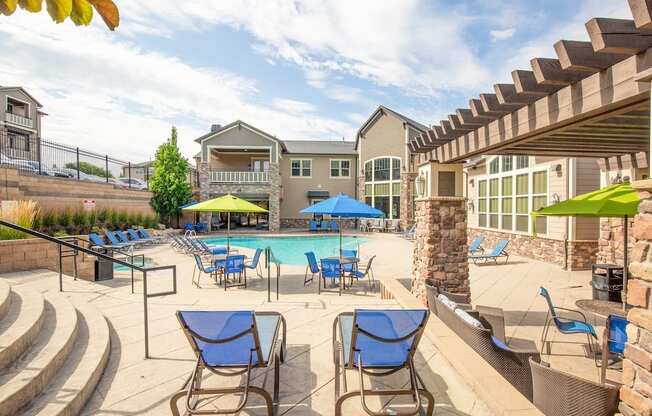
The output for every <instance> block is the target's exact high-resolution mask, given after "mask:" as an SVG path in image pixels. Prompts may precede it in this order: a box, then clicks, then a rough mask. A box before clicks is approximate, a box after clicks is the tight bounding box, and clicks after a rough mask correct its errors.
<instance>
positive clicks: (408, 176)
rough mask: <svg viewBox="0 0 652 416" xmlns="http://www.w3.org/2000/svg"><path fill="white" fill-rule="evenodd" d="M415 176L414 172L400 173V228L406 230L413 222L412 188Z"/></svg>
mask: <svg viewBox="0 0 652 416" xmlns="http://www.w3.org/2000/svg"><path fill="white" fill-rule="evenodd" d="M416 177H417V174H416V172H402V173H401V229H403V230H407V229H408V228H410V227H411V226H412V224H414V204H413V200H414V198H415V195H414V193H413V189H414V179H416Z"/></svg>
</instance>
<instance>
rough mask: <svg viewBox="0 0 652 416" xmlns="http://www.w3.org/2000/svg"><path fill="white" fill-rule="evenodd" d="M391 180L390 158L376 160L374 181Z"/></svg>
mask: <svg viewBox="0 0 652 416" xmlns="http://www.w3.org/2000/svg"><path fill="white" fill-rule="evenodd" d="M388 180H389V158H388V157H384V158H382V159H376V160H374V181H388Z"/></svg>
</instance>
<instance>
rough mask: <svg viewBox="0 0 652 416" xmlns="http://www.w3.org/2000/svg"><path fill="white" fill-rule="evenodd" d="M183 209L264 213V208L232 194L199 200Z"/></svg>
mask: <svg viewBox="0 0 652 416" xmlns="http://www.w3.org/2000/svg"><path fill="white" fill-rule="evenodd" d="M183 209H184V210H185V211H198V212H242V213H261V214H262V213H266V212H268V211H267V210H266V209H265V208H261V207H259V206H258V205H255V204H252V203H251V202H249V201H245V200H244V199H241V198H238V197H237V196H234V195H231V194H229V195H224V196H220V197H218V198H213V199H209V200H206V201H202V202H199V203H197V204H194V205H191V206H189V207H185V208H183Z"/></svg>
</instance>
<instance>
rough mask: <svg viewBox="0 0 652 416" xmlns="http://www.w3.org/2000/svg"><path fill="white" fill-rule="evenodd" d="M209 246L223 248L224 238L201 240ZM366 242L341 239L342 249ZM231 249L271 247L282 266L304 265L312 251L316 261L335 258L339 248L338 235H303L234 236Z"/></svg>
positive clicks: (356, 238)
mask: <svg viewBox="0 0 652 416" xmlns="http://www.w3.org/2000/svg"><path fill="white" fill-rule="evenodd" d="M203 240H204V241H205V242H206V244H208V245H209V246H225V245H226V237H208V238H204V239H203ZM365 242H366V239H365V238H362V237H356V236H349V237H342V247H343V248H345V249H355V250H357V249H358V246H359V245H362V244H364V243H365ZM231 247H244V248H252V249H256V248H263V249H264V248H265V247H271V249H272V252H273V253H274V256H275V257H276V258H277V259H278V260H279V261H280V262H281V263H283V264H306V256H305V254H304V253H305V252H306V251H313V252H314V253H315V256H316V257H317V259H319V258H321V257H329V256H337V255H338V250H339V248H340V237H339V236H338V235H305V236H288V237H283V236H276V237H264V236H234V237H231Z"/></svg>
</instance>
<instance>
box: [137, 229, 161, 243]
mask: <svg viewBox="0 0 652 416" xmlns="http://www.w3.org/2000/svg"><path fill="white" fill-rule="evenodd" d="M138 233H139V234H140V236H141V237H143V238H145V239H148V240H154V241H156V242H160V243H163V242H165V237H164V236H162V235H151V234H150V233H149V231H147V229H145V228H142V227H141V228H139V229H138Z"/></svg>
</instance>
